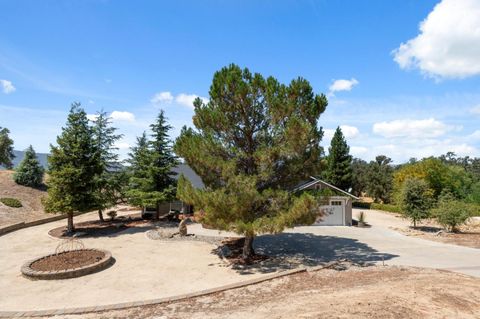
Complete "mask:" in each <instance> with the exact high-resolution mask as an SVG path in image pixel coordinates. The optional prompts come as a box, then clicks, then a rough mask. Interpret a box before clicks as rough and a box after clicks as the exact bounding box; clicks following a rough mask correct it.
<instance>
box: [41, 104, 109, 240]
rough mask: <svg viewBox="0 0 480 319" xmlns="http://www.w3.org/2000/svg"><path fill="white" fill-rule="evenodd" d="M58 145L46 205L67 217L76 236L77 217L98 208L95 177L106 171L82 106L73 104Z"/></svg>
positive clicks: (51, 164) (53, 153) (54, 149)
mask: <svg viewBox="0 0 480 319" xmlns="http://www.w3.org/2000/svg"><path fill="white" fill-rule="evenodd" d="M57 144H58V145H57V146H54V145H50V148H51V151H50V154H51V155H50V156H49V158H48V163H49V169H48V174H49V178H48V181H47V185H48V196H47V197H46V199H45V200H44V205H45V210H46V211H47V212H51V213H62V214H67V217H68V219H67V220H68V225H67V230H68V232H69V233H72V232H74V231H75V229H74V226H73V214H74V213H76V212H87V211H90V210H92V209H95V205H96V202H95V200H96V197H95V188H96V180H95V178H96V176H98V175H99V174H100V173H101V172H102V170H101V167H100V166H99V165H98V163H99V160H98V158H97V157H98V151H97V147H96V141H95V138H94V132H93V129H92V127H91V126H90V125H89V123H88V119H87V114H86V113H85V111H84V110H83V109H82V108H81V106H80V103H73V104H72V108H71V109H70V113H69V115H68V119H67V124H66V126H65V127H63V128H62V133H61V135H60V136H58V137H57Z"/></svg>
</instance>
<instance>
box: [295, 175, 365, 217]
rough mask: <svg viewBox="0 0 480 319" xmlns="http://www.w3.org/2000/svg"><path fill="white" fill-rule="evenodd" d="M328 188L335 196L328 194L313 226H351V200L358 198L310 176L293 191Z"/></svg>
mask: <svg viewBox="0 0 480 319" xmlns="http://www.w3.org/2000/svg"><path fill="white" fill-rule="evenodd" d="M326 188H327V189H330V190H332V191H333V192H334V193H335V194H338V195H336V196H329V197H328V199H327V200H326V201H327V202H326V203H325V205H322V206H320V208H319V209H320V212H319V215H322V216H320V217H319V218H318V219H317V220H316V221H315V223H314V225H315V226H352V200H354V199H355V200H358V199H359V198H358V197H356V196H354V195H352V194H350V193H348V192H346V191H344V190H341V189H340V188H338V187H336V186H334V185H331V184H329V183H327V182H325V181H323V180H321V179H319V178H316V177H313V176H311V177H310V180H309V181H306V182H304V183H302V184H301V185H299V186H297V187H296V188H295V191H306V190H322V189H326Z"/></svg>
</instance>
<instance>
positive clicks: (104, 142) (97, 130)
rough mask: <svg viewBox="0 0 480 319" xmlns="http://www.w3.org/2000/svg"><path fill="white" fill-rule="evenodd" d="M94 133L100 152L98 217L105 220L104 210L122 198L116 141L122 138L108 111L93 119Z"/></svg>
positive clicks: (97, 198)
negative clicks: (117, 132)
mask: <svg viewBox="0 0 480 319" xmlns="http://www.w3.org/2000/svg"><path fill="white" fill-rule="evenodd" d="M93 124H94V125H93V135H94V139H95V146H96V150H97V152H98V156H97V157H96V158H97V160H98V166H99V167H100V173H99V175H97V176H96V180H95V181H96V187H95V197H96V200H95V203H96V206H97V207H96V208H97V210H98V217H99V219H100V221H103V220H104V219H103V210H104V209H106V208H108V207H112V206H114V205H115V204H116V203H117V200H118V199H120V198H121V194H122V188H123V187H122V186H123V185H122V181H123V178H122V171H121V170H120V163H119V160H118V154H117V153H115V151H116V150H117V148H116V147H115V146H114V145H115V142H116V141H118V140H119V139H120V138H122V135H121V134H115V132H116V131H117V129H116V128H115V127H112V126H111V124H112V122H111V119H110V117H108V115H107V113H106V112H104V111H100V112H98V113H97V116H96V118H95V120H94V121H93Z"/></svg>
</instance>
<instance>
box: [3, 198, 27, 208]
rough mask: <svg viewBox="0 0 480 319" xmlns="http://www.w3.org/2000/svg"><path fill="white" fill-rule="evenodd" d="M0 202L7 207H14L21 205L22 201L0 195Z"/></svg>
mask: <svg viewBox="0 0 480 319" xmlns="http://www.w3.org/2000/svg"><path fill="white" fill-rule="evenodd" d="M0 202H2V203H3V204H4V205H7V206H9V207H14V208H18V207H22V202H20V201H19V200H18V199H16V198H10V197H2V198H0Z"/></svg>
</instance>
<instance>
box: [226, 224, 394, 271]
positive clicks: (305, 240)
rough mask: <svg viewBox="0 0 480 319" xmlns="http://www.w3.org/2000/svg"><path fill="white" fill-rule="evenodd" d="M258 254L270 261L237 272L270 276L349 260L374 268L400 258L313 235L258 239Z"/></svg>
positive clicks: (344, 240)
mask: <svg viewBox="0 0 480 319" xmlns="http://www.w3.org/2000/svg"><path fill="white" fill-rule="evenodd" d="M254 249H255V252H256V253H257V254H262V255H267V256H269V257H272V258H270V259H269V260H266V261H264V262H261V263H257V264H253V265H248V266H242V265H235V266H234V267H233V268H234V269H235V270H237V271H239V273H241V274H251V273H256V272H261V273H269V272H274V271H278V270H286V269H292V268H297V267H312V266H319V265H322V264H326V263H328V262H332V261H336V260H340V259H347V260H349V261H351V262H353V263H356V264H360V265H371V264H373V263H375V262H378V261H382V260H385V261H386V260H390V259H392V258H395V257H398V255H393V254H389V253H382V252H379V251H377V250H375V249H373V248H372V247H370V246H368V245H367V244H364V243H362V242H360V241H358V240H356V239H351V238H344V237H336V236H319V235H314V234H310V233H281V234H277V235H262V236H258V237H256V238H255V241H254Z"/></svg>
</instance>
